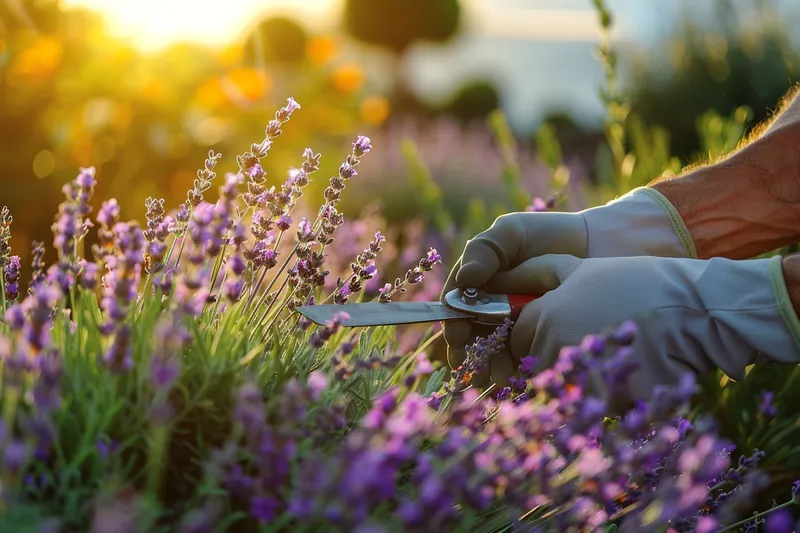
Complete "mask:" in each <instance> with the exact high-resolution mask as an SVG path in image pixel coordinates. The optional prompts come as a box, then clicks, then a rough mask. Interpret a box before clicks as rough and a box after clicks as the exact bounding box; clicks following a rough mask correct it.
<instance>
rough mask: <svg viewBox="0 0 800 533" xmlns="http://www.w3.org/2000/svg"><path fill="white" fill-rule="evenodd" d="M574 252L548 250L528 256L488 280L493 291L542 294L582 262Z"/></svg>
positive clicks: (558, 283)
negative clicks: (550, 251) (528, 257)
mask: <svg viewBox="0 0 800 533" xmlns="http://www.w3.org/2000/svg"><path fill="white" fill-rule="evenodd" d="M583 261H584V260H583V259H578V258H577V257H573V256H571V255H559V254H548V255H542V256H539V257H534V258H532V259H528V260H527V261H525V262H524V263H522V264H521V265H519V266H517V267H514V268H512V269H511V270H507V271H505V272H498V273H497V274H495V275H494V276H493V277H492V279H490V280H489V283H488V284H487V289H488V291H489V292H490V293H495V294H534V295H537V296H542V295H544V294H545V293H546V292H549V291H552V290H555V289H557V288H558V287H559V286H561V284H562V283H564V282H565V281H566V279H567V278H568V277H569V275H570V274H572V272H573V271H574V270H575V269H576V268H578V266H579V265H580V264H581V263H582V262H583Z"/></svg>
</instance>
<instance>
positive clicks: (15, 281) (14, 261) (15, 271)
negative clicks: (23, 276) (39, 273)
mask: <svg viewBox="0 0 800 533" xmlns="http://www.w3.org/2000/svg"><path fill="white" fill-rule="evenodd" d="M21 268H22V266H21V265H20V262H19V256H18V255H12V256H11V257H10V258H9V259H8V263H7V264H6V266H5V267H3V275H4V276H5V288H6V300H8V301H11V302H13V301H14V300H16V299H17V296H19V276H20V269H21Z"/></svg>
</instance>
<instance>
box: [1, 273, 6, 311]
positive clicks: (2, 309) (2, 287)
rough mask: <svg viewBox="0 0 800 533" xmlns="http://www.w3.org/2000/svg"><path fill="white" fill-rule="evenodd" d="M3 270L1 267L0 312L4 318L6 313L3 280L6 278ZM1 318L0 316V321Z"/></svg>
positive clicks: (4, 283) (4, 284) (4, 282)
mask: <svg viewBox="0 0 800 533" xmlns="http://www.w3.org/2000/svg"><path fill="white" fill-rule="evenodd" d="M3 270H4V269H3V268H2V267H0V311H2V312H3V315H4V316H5V312H6V279H5V278H6V276H5V273H4V272H3ZM2 318H3V317H1V316H0V319H2Z"/></svg>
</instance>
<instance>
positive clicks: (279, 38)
mask: <svg viewBox="0 0 800 533" xmlns="http://www.w3.org/2000/svg"><path fill="white" fill-rule="evenodd" d="M249 41H250V43H251V44H250V46H249V47H248V49H249V50H250V53H249V55H250V56H251V57H250V59H251V61H252V60H256V61H257V60H258V59H260V58H263V60H265V61H267V62H268V63H269V64H275V63H277V64H283V65H296V64H298V63H301V62H302V61H304V60H305V57H306V43H307V41H308V35H307V33H306V30H305V28H304V27H303V26H302V24H301V23H300V22H298V21H297V20H295V19H291V18H288V17H270V18H268V19H266V20H264V21H263V22H261V23H260V24H258V26H256V28H255V30H253V33H252V35H251V37H250V39H249Z"/></svg>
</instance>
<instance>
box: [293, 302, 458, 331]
mask: <svg viewBox="0 0 800 533" xmlns="http://www.w3.org/2000/svg"><path fill="white" fill-rule="evenodd" d="M297 312H299V313H300V314H302V315H303V316H305V317H306V318H308V319H309V320H311V321H312V322H315V323H317V324H320V325H325V324H326V323H327V322H328V321H330V320H331V319H333V317H334V315H336V314H337V313H347V314H348V315H349V316H350V318H348V319H345V320H342V325H343V326H347V327H359V326H390V325H396V324H420V323H424V322H439V321H441V320H457V319H461V320H464V319H471V318H474V315H471V314H469V313H464V312H461V311H456V310H455V309H451V308H449V307H447V306H446V305H444V304H442V303H440V302H392V303H379V302H368V303H361V304H343V305H340V304H322V305H304V306H301V307H298V308H297Z"/></svg>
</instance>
